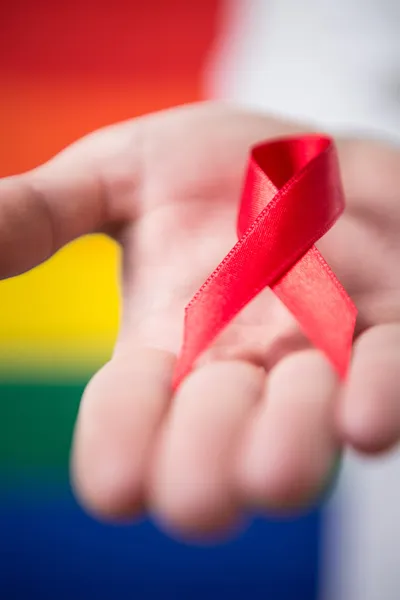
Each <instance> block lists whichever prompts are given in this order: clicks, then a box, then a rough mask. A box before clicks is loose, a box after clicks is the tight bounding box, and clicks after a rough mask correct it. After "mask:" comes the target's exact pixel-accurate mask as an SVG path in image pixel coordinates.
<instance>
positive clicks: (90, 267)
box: [0, 236, 119, 374]
mask: <svg viewBox="0 0 400 600" xmlns="http://www.w3.org/2000/svg"><path fill="white" fill-rule="evenodd" d="M118 254H119V250H118V248H117V245H116V244H115V243H113V242H112V241H110V240H109V239H107V238H105V237H103V236H91V237H87V238H83V239H81V240H78V241H76V242H74V243H73V244H70V245H69V246H68V247H67V248H64V249H63V250H61V251H60V252H59V253H58V254H57V255H56V256H55V257H54V258H52V259H51V260H50V261H48V262H47V263H45V264H44V265H41V266H40V267H38V268H37V269H34V270H33V271H31V272H29V273H26V274H25V275H22V276H20V277H17V278H15V279H10V280H7V281H3V282H2V283H1V284H0V315H2V317H1V319H0V371H1V372H3V374H4V373H12V372H14V370H15V369H17V370H18V369H21V368H22V369H24V370H29V371H31V370H37V369H39V370H40V371H41V370H42V369H43V370H44V372H46V371H47V370H48V369H53V370H55V371H59V370H64V369H67V370H68V369H71V368H73V369H78V370H82V369H83V370H85V371H87V369H88V368H90V367H91V366H92V365H97V364H99V363H100V362H103V361H104V360H106V359H107V357H108V356H109V354H110V351H111V348H112V345H113V342H114V340H115V335H116V331H117V325H118V319H119V301H118V285H117V263H118Z"/></svg>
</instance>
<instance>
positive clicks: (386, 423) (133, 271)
mask: <svg viewBox="0 0 400 600" xmlns="http://www.w3.org/2000/svg"><path fill="white" fill-rule="evenodd" d="M297 131H299V129H298V127H296V126H294V125H291V124H287V123H282V122H279V121H276V120H272V119H270V118H268V117H265V116H263V115H256V114H251V113H245V112H239V111H236V110H234V109H231V108H228V107H225V106H223V105H213V104H204V105H199V106H196V105H195V106H191V107H185V108H180V109H175V110H171V111H167V112H164V113H159V114H155V115H151V116H146V117H143V118H140V119H136V120H133V121H130V122H127V123H122V124H119V125H116V126H112V127H109V128H106V129H104V130H100V131H98V132H96V133H94V134H92V135H90V136H88V137H86V138H84V139H82V140H80V141H79V142H77V143H76V144H74V145H73V146H71V147H70V148H68V149H67V150H65V151H64V152H62V153H61V154H59V155H58V156H57V157H56V158H54V159H53V160H52V161H50V162H49V163H47V164H45V165H43V166H41V167H40V168H38V169H35V170H34V171H31V172H29V173H26V174H24V175H20V176H17V177H13V178H8V179H4V180H2V181H0V257H1V259H0V275H1V276H2V277H9V276H13V275H16V274H18V273H20V272H22V271H24V270H27V269H30V268H32V267H33V266H35V265H36V264H38V263H39V262H41V261H43V260H45V259H47V258H48V257H49V256H50V255H52V254H53V253H54V252H55V251H57V249H58V248H60V247H61V246H62V245H64V244H65V243H67V242H68V241H70V240H71V239H74V238H76V237H78V236H80V235H83V234H85V233H89V232H94V231H103V232H105V233H107V234H109V235H112V236H113V237H115V238H116V239H117V240H118V241H119V242H120V243H121V246H122V248H123V266H122V296H123V318H122V323H121V330H120V333H119V337H118V341H117V344H116V347H115V351H114V354H113V358H112V359H111V361H110V362H109V363H108V364H106V365H105V366H104V367H103V368H102V369H101V370H100V372H99V373H97V375H95V377H94V378H93V379H92V381H91V382H90V383H89V385H88V387H87V389H86V391H85V394H84V397H83V400H82V403H81V408H80V412H79V417H78V422H77V426H76V431H75V436H74V447H73V453H72V476H73V480H74V485H75V488H76V491H77V494H78V496H79V497H80V499H81V500H82V502H83V504H84V505H85V506H86V507H87V508H88V509H89V510H90V511H92V512H94V513H95V514H97V515H99V516H102V517H105V518H112V519H128V518H132V517H134V516H136V515H137V514H139V513H140V512H141V511H142V510H143V509H147V510H149V511H151V512H152V513H154V514H155V516H156V517H157V518H158V519H159V520H160V521H161V522H162V523H163V524H164V525H165V526H167V527H173V528H176V529H178V530H180V531H183V532H185V533H187V534H191V533H198V532H211V531H220V530H223V529H224V528H227V527H229V526H230V525H231V524H233V523H234V522H235V521H236V519H237V518H238V516H239V515H240V513H241V511H243V510H244V509H246V510H247V509H249V508H250V509H252V508H257V510H259V509H262V510H268V511H270V510H286V511H287V510H295V509H298V508H302V507H304V506H307V505H308V504H309V503H311V502H313V501H314V500H315V498H316V497H317V496H318V494H319V493H321V492H322V491H323V489H324V487H325V485H326V483H327V481H328V480H329V478H330V474H331V473H332V472H333V470H334V468H335V465H336V463H337V459H338V456H339V455H340V452H341V449H342V447H343V446H346V445H350V446H352V447H354V448H355V449H357V450H360V451H363V452H366V453H369V452H379V451H382V450H386V449H388V448H390V447H391V446H393V445H394V444H395V443H396V442H397V440H398V439H399V437H400V402H399V392H400V270H399V268H398V261H399V258H400V152H399V151H396V150H395V149H392V148H390V147H387V146H384V145H381V144H378V143H375V142H368V141H357V140H347V141H338V149H339V155H340V161H341V167H342V175H343V181H344V187H345V191H346V196H347V202H348V205H347V210H346V213H345V214H344V216H343V217H342V218H341V219H340V220H339V222H338V223H337V224H336V225H335V227H334V228H333V229H332V230H331V231H329V233H328V234H327V235H326V236H325V237H324V238H323V239H322V240H321V242H320V243H319V244H318V245H319V248H320V250H321V251H322V253H323V255H324V257H325V258H326V260H327V262H328V263H329V264H330V265H331V266H332V268H333V270H334V271H335V272H336V274H337V275H338V277H339V279H340V280H341V282H342V283H343V285H344V286H345V287H346V289H347V291H348V293H349V294H350V295H351V296H352V298H353V299H354V301H355V303H356V304H357V307H358V309H359V312H360V318H359V323H358V329H357V336H358V339H357V341H356V344H355V350H354V357H353V363H352V367H351V372H350V374H349V378H348V381H347V383H346V385H345V386H344V387H343V386H341V385H340V384H339V382H338V381H337V378H336V375H335V373H334V372H333V371H332V369H331V367H330V365H329V364H327V362H326V361H325V359H324V357H323V356H322V355H321V354H320V353H319V352H318V351H316V350H315V349H313V348H311V347H310V346H309V344H308V342H307V340H306V339H304V337H303V336H302V335H301V333H300V331H299V329H298V327H297V325H296V323H295V322H294V320H293V319H292V317H291V316H290V315H289V314H288V312H287V311H286V310H285V309H284V307H283V306H282V305H281V304H280V303H279V301H278V300H277V299H276V298H275V297H274V296H273V294H272V293H271V292H270V291H269V290H265V291H264V292H262V293H261V294H260V295H259V297H257V299H256V300H255V301H254V302H252V303H251V305H250V306H248V307H247V308H246V309H245V310H244V311H243V312H242V313H241V314H240V316H239V318H237V319H236V320H235V322H234V323H233V324H232V325H230V326H229V327H228V328H227V329H226V330H225V331H224V332H223V334H222V335H221V336H220V337H219V339H218V340H217V341H216V343H215V344H214V345H213V347H212V348H211V350H210V351H208V352H207V353H206V355H205V356H204V357H203V358H202V361H201V363H202V364H201V365H199V367H198V368H197V369H196V370H195V372H194V373H193V374H191V375H190V376H189V377H188V378H187V379H186V380H185V382H184V383H183V384H182V386H181V387H180V389H179V390H178V392H177V393H176V395H175V396H174V397H173V396H172V392H171V376H172V370H173V366H174V360H175V355H176V353H177V352H178V350H179V347H180V343H181V336H182V325H183V310H184V307H185V305H186V304H187V302H188V300H189V299H190V297H191V296H192V295H193V293H194V292H195V291H196V290H197V288H198V287H199V286H200V285H201V284H202V283H203V281H204V280H205V279H206V277H207V276H208V275H209V273H210V272H211V271H212V270H213V269H214V267H215V266H216V265H217V264H218V263H219V261H220V260H221V259H222V258H223V256H224V255H225V254H226V252H227V251H229V249H230V248H231V247H232V245H233V244H234V243H235V241H236V238H235V219H236V213H237V206H238V200H239V195H240V190H241V184H242V178H243V175H244V167H245V162H246V158H247V155H248V150H249V146H250V145H252V144H254V143H255V142H258V141H261V140H264V139H266V138H269V137H276V136H280V135H284V134H289V133H295V132H297Z"/></svg>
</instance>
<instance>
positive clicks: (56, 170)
mask: <svg viewBox="0 0 400 600" xmlns="http://www.w3.org/2000/svg"><path fill="white" fill-rule="evenodd" d="M131 129H132V128H130V129H129V130H128V131H129V135H130V136H131V137H132V130H131ZM116 133H117V131H116V128H108V129H104V130H101V131H99V132H96V133H95V134H92V135H90V136H87V137H86V138H83V139H82V140H80V141H79V142H77V143H76V144H73V145H72V146H70V147H69V148H68V149H66V150H65V151H63V152H62V153H60V154H59V155H57V156H56V157H55V158H53V159H52V160H51V161H49V162H48V163H46V164H44V165H42V166H40V167H38V168H36V169H34V170H32V171H29V172H27V173H24V174H22V175H17V176H14V177H7V178H4V179H0V278H5V277H11V276H13V275H17V274H19V273H21V272H23V271H26V270H28V269H30V268H32V267H34V266H35V265H37V264H38V263H40V262H42V261H44V260H46V259H47V258H49V257H50V256H51V255H52V254H53V253H54V252H56V251H57V250H58V249H59V248H60V247H61V246H63V245H64V244H66V243H67V242H69V241H71V240H73V239H75V238H77V237H79V236H81V235H84V234H86V233H92V232H94V231H97V230H100V229H102V228H104V226H105V225H106V224H107V223H109V222H113V221H118V220H123V219H125V218H128V216H129V213H128V209H127V207H126V206H122V203H120V204H118V202H116V201H114V199H113V189H114V187H116V186H117V181H118V177H117V174H116V173H114V171H116V169H115V163H116V158H118V155H119V154H122V150H123V148H124V143H125V142H126V140H125V137H126V135H125V136H124V135H122V134H123V130H121V131H118V135H116ZM132 162H133V163H134V162H135V161H134V157H132ZM129 166H130V172H131V175H130V178H127V179H128V181H130V182H131V183H132V187H133V186H134V184H135V175H136V174H135V170H134V167H133V166H132V165H129ZM118 191H119V195H120V196H121V198H122V197H123V200H125V197H126V192H127V190H120V189H119V190H118ZM122 192H125V195H124V194H123V193H122ZM130 202H131V205H132V190H130Z"/></svg>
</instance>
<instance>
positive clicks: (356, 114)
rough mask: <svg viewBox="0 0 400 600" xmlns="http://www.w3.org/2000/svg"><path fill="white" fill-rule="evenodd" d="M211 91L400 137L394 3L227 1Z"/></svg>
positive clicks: (399, 21)
mask: <svg viewBox="0 0 400 600" xmlns="http://www.w3.org/2000/svg"><path fill="white" fill-rule="evenodd" d="M221 29H222V33H221V37H220V39H219V40H218V42H217V45H216V47H215V52H214V53H213V55H212V56H211V63H210V68H209V69H208V78H207V81H206V87H207V89H208V93H209V95H211V96H212V97H218V98H229V99H231V100H235V101H237V102H239V103H242V104H245V105H247V106H252V107H256V108H263V109H266V110H268V111H270V112H272V113H276V114H278V115H283V116H288V117H294V118H297V119H300V120H303V121H304V120H305V121H307V122H310V124H313V125H316V126H319V127H324V128H325V129H331V130H336V131H337V130H344V131H348V130H354V129H364V130H372V131H376V132H377V133H382V134H386V135H388V136H391V137H398V138H400V0H275V1H274V0H225V11H224V14H223V18H222V28H221Z"/></svg>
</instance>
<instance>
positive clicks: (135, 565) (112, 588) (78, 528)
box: [0, 0, 320, 600]
mask: <svg viewBox="0 0 400 600" xmlns="http://www.w3.org/2000/svg"><path fill="white" fill-rule="evenodd" d="M225 5H226V1H225V0H201V1H193V2H192V1H189V0H146V2H143V1H141V0H130V1H128V0H127V1H123V0H114V2H109V1H106V0H69V1H68V2H51V1H49V0H48V1H46V0H35V2H34V1H32V0H13V1H11V0H3V1H2V2H1V3H0V176H6V175H12V174H15V173H19V172H21V171H24V170H26V169H29V168H32V167H34V166H36V165H37V164H39V163H41V162H43V161H45V160H46V159H48V158H50V157H51V156H53V155H54V154H55V153H56V152H58V151H59V150H61V149H62V148H63V147H65V146H66V145H67V144H69V143H70V142H72V141H74V140H75V139H77V138H79V137H81V136H82V135H84V134H86V133H88V132H89V131H91V130H93V129H96V128H98V127H101V126H103V125H107V124H109V123H112V122H115V121H119V120H122V119H126V118H131V117H135V116H137V115H140V114H143V113H147V112H149V111H153V110H158V109H163V108H166V107H169V106H173V105H176V104H181V103H185V102H192V101H196V100H199V99H201V98H203V97H205V95H210V94H213V93H214V92H212V91H211V88H212V87H213V86H214V84H215V81H214V80H211V79H208V80H207V77H205V72H206V71H207V69H208V68H209V65H210V62H212V61H213V56H214V55H215V52H216V40H217V39H218V36H219V35H220V32H221V31H222V30H223V29H224V26H225V21H226V6H225ZM242 5H246V3H245V2H244V3H242ZM206 80H207V81H208V83H205V81H206ZM117 262H118V248H117V247H116V245H114V244H113V243H112V242H111V241H110V240H107V239H106V238H104V237H101V236H98V237H97V236H92V237H90V238H85V239H82V240H79V241H77V242H75V243H73V244H71V245H70V246H68V247H67V248H65V249H63V250H62V251H61V252H59V253H58V254H57V256H56V257H54V258H53V259H52V260H51V261H49V262H48V263H46V264H45V265H42V266H40V267H39V268H37V269H35V270H34V271H33V272H31V273H28V274H25V275H23V276H21V277H18V278H17V279H13V280H9V281H5V282H2V283H1V286H0V315H1V318H0V598H1V599H2V600H3V599H4V600H25V599H32V600H36V599H40V600H47V599H49V600H54V599H55V598H57V600H72V599H74V600H77V599H81V598H82V599H88V598H94V599H96V600H102V599H110V600H111V599H112V600H123V599H125V598H126V599H127V598H130V599H131V598H139V599H141V598H143V599H147V598H149V599H152V598H163V600H166V599H168V598H171V599H172V598H173V599H176V600H179V599H181V598H182V599H195V598H202V599H203V598H207V599H213V598H220V597H221V595H226V597H227V598H233V599H239V598H240V599H245V598H246V599H247V598H252V599H257V598H274V599H276V600H313V599H314V598H316V597H317V589H318V583H319V582H318V579H319V571H320V569H319V549H320V515H319V514H318V512H313V513H311V514H309V515H307V516H305V517H303V518H301V519H296V520H292V521H286V522H272V521H271V522H270V521H266V520H255V521H254V522H253V523H252V524H251V525H250V526H249V528H248V529H247V530H246V531H245V532H243V534H242V535H241V536H240V537H239V538H238V539H235V540H234V541H231V542H228V543H226V544H224V545H222V546H217V547H213V548H206V547H191V546H186V545H183V544H179V543H177V542H175V541H173V540H171V539H169V538H167V537H166V536H164V535H163V534H161V533H160V532H159V531H158V530H157V529H156V528H155V527H154V526H153V525H152V524H151V523H149V522H143V523H140V524H137V525H134V526H131V527H127V528H120V527H113V526H105V525H100V524H98V523H96V522H94V521H93V520H91V519H90V518H89V517H87V516H86V515H84V514H83V512H82V511H81V510H80V508H79V507H78V506H77V504H76V503H75V501H74V499H73V497H72V495H71V491H70V488H69V483H68V454H69V447H70V440H71V433H72V427H73V422H74V419H75V415H76V411H77V407H78V403H79V400H80V396H81V393H82V390H83V387H84V386H85V384H86V382H87V381H88V379H89V377H90V376H91V374H92V373H93V372H94V371H95V370H96V369H97V368H98V367H99V366H100V365H102V364H103V363H104V361H106V360H107V359H108V357H109V356H110V352H111V348H112V345H113V341H114V339H115V335H116V329H117V325H118V318H119V304H118V290H117V285H116V267H117Z"/></svg>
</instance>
